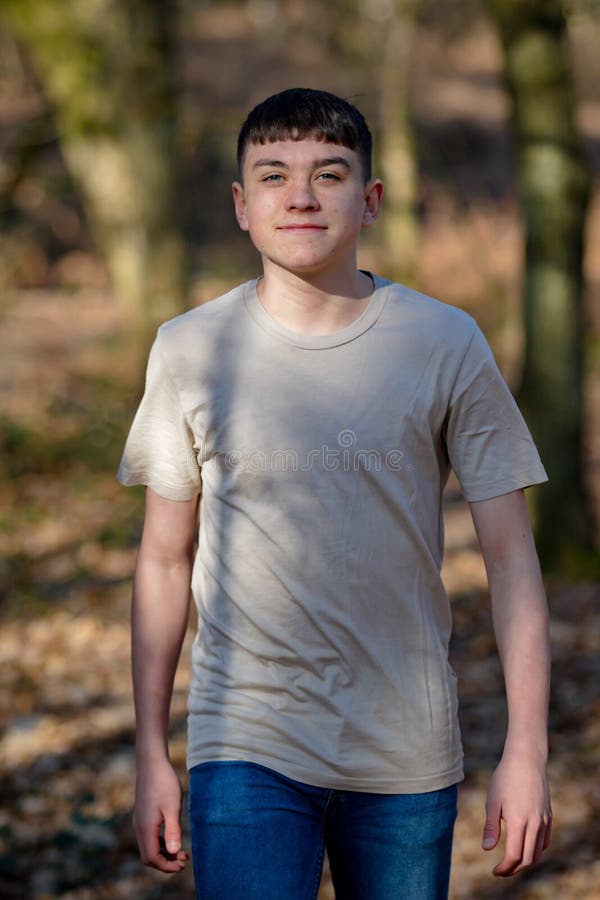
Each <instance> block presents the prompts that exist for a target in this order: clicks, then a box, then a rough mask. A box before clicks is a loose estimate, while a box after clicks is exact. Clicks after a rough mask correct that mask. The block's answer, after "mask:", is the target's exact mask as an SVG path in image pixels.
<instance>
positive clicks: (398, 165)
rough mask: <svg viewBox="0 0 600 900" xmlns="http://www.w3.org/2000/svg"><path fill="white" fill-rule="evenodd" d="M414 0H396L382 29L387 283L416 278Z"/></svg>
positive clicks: (415, 8) (382, 145) (381, 155)
mask: <svg viewBox="0 0 600 900" xmlns="http://www.w3.org/2000/svg"><path fill="white" fill-rule="evenodd" d="M418 5H419V2H418V0H409V2H407V0H397V2H396V3H394V4H392V5H391V15H390V17H389V18H386V19H384V21H383V22H382V23H381V25H382V28H381V45H380V46H381V57H380V62H379V83H380V92H379V93H380V115H379V119H380V160H381V170H382V176H383V180H384V184H385V205H384V210H383V216H382V226H383V245H384V249H385V254H386V259H387V261H388V262H387V267H388V268H389V272H390V275H391V277H393V278H395V279H397V280H400V281H409V282H412V281H413V280H414V277H415V268H416V255H417V235H418V222H417V217H416V210H417V193H418V179H417V166H416V160H415V142H414V137H413V128H412V121H411V116H410V104H409V95H408V73H409V71H410V50H411V45H412V40H413V35H414V30H415V21H416V14H417V9H418Z"/></svg>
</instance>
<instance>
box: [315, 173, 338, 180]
mask: <svg viewBox="0 0 600 900" xmlns="http://www.w3.org/2000/svg"><path fill="white" fill-rule="evenodd" d="M317 180H320V181H340V176H339V175H337V174H336V173H335V172H319V174H318V175H317Z"/></svg>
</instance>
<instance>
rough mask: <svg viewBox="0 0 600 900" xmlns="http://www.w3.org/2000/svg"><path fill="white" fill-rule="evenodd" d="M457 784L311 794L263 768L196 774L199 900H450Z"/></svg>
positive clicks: (230, 767) (222, 766)
mask: <svg viewBox="0 0 600 900" xmlns="http://www.w3.org/2000/svg"><path fill="white" fill-rule="evenodd" d="M456 795H457V790H456V785H452V787H448V788H443V789H442V790H439V791H432V792H428V793H425V794H368V793H363V792H359V791H342V790H329V789H328V788H320V787H314V786H312V785H306V784H303V783H302V782H299V781H294V780H293V779H291V778H287V777H286V776H285V775H280V774H279V773H278V772H274V771H272V770H271V769H268V768H265V767H264V766H260V765H257V764H256V763H247V762H242V761H231V762H229V761H222V762H208V763H201V764H200V765H198V766H195V767H194V768H193V769H192V770H191V772H190V792H189V805H190V825H191V831H192V854H193V863H194V877H195V880H196V896H197V898H198V900H316V897H317V893H318V890H319V883H320V880H321V870H322V866H323V854H324V850H325V847H326V848H327V854H328V857H329V863H330V867H331V875H332V879H333V884H334V887H335V895H336V898H337V900H445V898H447V896H448V880H449V876H450V856H451V851H452V833H453V829H454V820H455V818H456Z"/></svg>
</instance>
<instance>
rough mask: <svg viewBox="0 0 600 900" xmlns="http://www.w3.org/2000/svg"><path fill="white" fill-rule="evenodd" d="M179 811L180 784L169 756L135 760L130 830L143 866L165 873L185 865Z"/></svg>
mask: <svg viewBox="0 0 600 900" xmlns="http://www.w3.org/2000/svg"><path fill="white" fill-rule="evenodd" d="M180 815H181V784H180V782H179V778H178V777H177V773H176V772H175V769H174V768H173V766H172V765H171V763H170V762H169V760H168V759H165V760H164V761H161V762H160V763H156V762H152V763H138V772H137V781H136V790H135V807H134V812H133V830H134V832H135V836H136V838H137V843H138V848H139V851H140V858H141V860H142V862H143V863H144V865H145V866H150V867H152V868H153V869H158V870H159V871H160V872H167V873H171V872H181V870H182V869H183V868H184V866H185V863H186V860H187V859H188V854H187V853H186V852H185V851H184V850H182V849H181V824H180ZM163 832H164V837H163Z"/></svg>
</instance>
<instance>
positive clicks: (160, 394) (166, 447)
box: [117, 337, 202, 500]
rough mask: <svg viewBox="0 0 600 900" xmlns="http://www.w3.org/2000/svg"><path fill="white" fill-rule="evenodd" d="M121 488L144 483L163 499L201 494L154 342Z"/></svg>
mask: <svg viewBox="0 0 600 900" xmlns="http://www.w3.org/2000/svg"><path fill="white" fill-rule="evenodd" d="M117 478H118V479H119V481H120V482H121V484H124V485H133V484H145V485H147V486H148V487H151V488H152V490H154V491H156V493H157V494H160V496H161V497H165V498H166V499H167V500H191V499H192V498H193V497H195V496H196V495H197V494H200V493H201V484H202V482H201V479H200V466H199V464H198V460H197V456H196V452H195V450H194V435H193V433H192V430H191V428H190V425H189V422H188V420H187V418H186V416H185V414H184V412H183V409H182V406H181V399H180V396H179V392H178V390H177V386H176V384H175V383H174V380H173V376H172V374H171V372H170V371H169V368H168V366H167V363H166V361H165V359H164V355H163V352H162V350H161V347H160V339H159V337H157V339H156V340H155V342H154V344H153V346H152V349H151V351H150V356H149V358H148V367H147V371H146V387H145V391H144V396H143V397H142V400H141V402H140V405H139V407H138V410H137V412H136V414H135V418H134V420H133V423H132V425H131V429H130V431H129V435H128V437H127V441H126V443H125V449H124V451H123V456H122V459H121V464H120V466H119V471H118V473H117Z"/></svg>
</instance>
